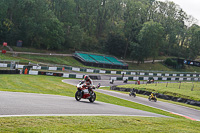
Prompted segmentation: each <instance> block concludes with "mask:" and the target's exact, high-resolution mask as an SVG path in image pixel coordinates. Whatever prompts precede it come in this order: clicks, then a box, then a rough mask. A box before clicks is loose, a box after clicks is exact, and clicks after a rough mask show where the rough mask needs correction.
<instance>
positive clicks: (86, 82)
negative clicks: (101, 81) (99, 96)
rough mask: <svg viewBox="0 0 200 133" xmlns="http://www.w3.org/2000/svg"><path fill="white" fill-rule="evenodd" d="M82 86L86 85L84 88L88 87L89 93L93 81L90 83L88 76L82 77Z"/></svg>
mask: <svg viewBox="0 0 200 133" xmlns="http://www.w3.org/2000/svg"><path fill="white" fill-rule="evenodd" d="M82 84H84V85H86V87H88V91H89V93H90V92H91V89H92V88H93V87H94V86H93V81H92V79H91V78H90V77H89V76H88V75H85V76H84V79H83V81H82Z"/></svg>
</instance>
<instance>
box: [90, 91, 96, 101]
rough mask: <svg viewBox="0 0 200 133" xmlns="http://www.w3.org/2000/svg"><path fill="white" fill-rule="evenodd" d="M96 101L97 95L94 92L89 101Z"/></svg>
mask: <svg viewBox="0 0 200 133" xmlns="http://www.w3.org/2000/svg"><path fill="white" fill-rule="evenodd" d="M95 100H96V94H95V93H94V92H93V93H92V95H91V97H90V99H89V101H90V102H91V103H93V102H94V101H95Z"/></svg>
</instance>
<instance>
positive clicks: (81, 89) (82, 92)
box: [75, 82, 100, 102]
mask: <svg viewBox="0 0 200 133" xmlns="http://www.w3.org/2000/svg"><path fill="white" fill-rule="evenodd" d="M99 87H100V83H99V84H98V85H97V86H96V87H95V86H92V87H91V88H90V91H89V88H88V86H86V85H84V84H83V82H80V83H79V84H78V85H77V92H76V93H75V99H76V100H77V101H80V100H81V98H83V99H89V101H90V102H94V101H95V100H96V94H95V92H94V91H93V90H94V89H96V88H97V89H98V88H99Z"/></svg>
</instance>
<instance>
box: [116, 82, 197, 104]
mask: <svg viewBox="0 0 200 133" xmlns="http://www.w3.org/2000/svg"><path fill="white" fill-rule="evenodd" d="M193 84H194V88H193V91H191V89H192V87H193ZM166 86H167V87H166ZM179 86H180V83H168V84H167V83H158V84H157V86H156V84H141V85H135V84H129V85H120V86H118V87H124V88H136V89H140V90H146V91H150V92H152V91H153V92H157V93H162V94H166V95H171V96H174V97H181V98H187V99H191V100H196V101H200V83H199V82H194V83H192V82H186V83H181V86H180V89H179Z"/></svg>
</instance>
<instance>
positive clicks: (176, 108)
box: [63, 79, 200, 121]
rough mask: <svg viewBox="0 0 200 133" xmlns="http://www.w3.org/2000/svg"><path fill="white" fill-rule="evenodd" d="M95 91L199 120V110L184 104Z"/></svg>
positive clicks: (105, 82) (74, 83) (102, 83)
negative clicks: (151, 100)
mask: <svg viewBox="0 0 200 133" xmlns="http://www.w3.org/2000/svg"><path fill="white" fill-rule="evenodd" d="M63 82H65V83H68V84H71V85H76V84H78V82H79V81H78V80H75V79H66V80H63ZM93 82H94V84H98V83H101V85H105V86H109V85H111V84H109V81H108V80H100V81H99V80H96V81H93ZM114 83H115V84H114V85H122V84H124V83H123V81H115V82H114ZM128 83H131V82H128ZM96 91H97V92H100V93H104V94H108V95H111V96H115V97H118V98H122V99H125V100H129V101H133V102H136V103H140V104H143V105H147V106H150V107H154V108H158V109H162V110H164V111H168V112H170V113H173V114H177V115H181V116H183V117H186V118H189V119H192V120H197V121H200V111H199V110H196V109H192V108H188V107H184V106H180V105H176V104H171V103H167V102H161V101H157V102H150V101H148V100H147V99H146V98H142V97H135V98H133V97H130V96H129V95H128V94H122V93H118V92H113V91H107V90H102V89H98V90H96Z"/></svg>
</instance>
